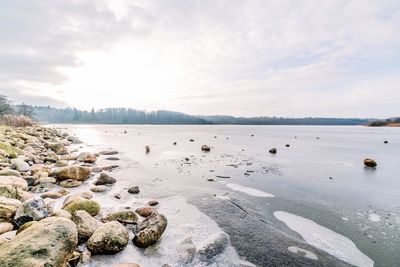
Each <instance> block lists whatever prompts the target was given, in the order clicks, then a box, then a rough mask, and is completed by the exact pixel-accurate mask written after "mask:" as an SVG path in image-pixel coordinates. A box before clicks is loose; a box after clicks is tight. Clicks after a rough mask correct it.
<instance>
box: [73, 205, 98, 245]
mask: <svg viewBox="0 0 400 267" xmlns="http://www.w3.org/2000/svg"><path fill="white" fill-rule="evenodd" d="M72 221H73V222H74V223H75V225H76V229H77V230H78V239H79V241H80V242H85V241H87V240H88V239H89V238H90V237H91V236H92V234H93V233H94V231H95V230H96V229H97V228H99V227H100V226H101V225H102V223H101V222H99V221H98V220H96V219H95V218H93V217H92V216H90V214H89V213H87V212H86V211H84V210H77V211H76V212H74V213H73V214H72Z"/></svg>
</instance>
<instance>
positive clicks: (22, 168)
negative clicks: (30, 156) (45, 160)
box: [10, 158, 31, 172]
mask: <svg viewBox="0 0 400 267" xmlns="http://www.w3.org/2000/svg"><path fill="white" fill-rule="evenodd" d="M10 168H11V169H13V170H17V171H19V172H27V171H29V170H30V169H31V166H30V165H29V164H28V163H26V162H25V161H24V160H22V159H20V158H16V159H13V160H11V166H10Z"/></svg>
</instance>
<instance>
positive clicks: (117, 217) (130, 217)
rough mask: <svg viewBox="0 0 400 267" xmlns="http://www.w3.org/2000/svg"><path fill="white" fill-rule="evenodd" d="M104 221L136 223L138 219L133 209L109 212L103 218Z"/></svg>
mask: <svg viewBox="0 0 400 267" xmlns="http://www.w3.org/2000/svg"><path fill="white" fill-rule="evenodd" d="M102 221H103V222H111V221H118V222H121V223H129V224H134V223H136V222H137V221H138V217H137V215H136V213H134V212H133V211H131V210H122V211H117V212H113V213H110V214H107V215H106V216H105V217H104V218H103V219H102Z"/></svg>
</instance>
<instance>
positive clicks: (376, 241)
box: [57, 125, 400, 266]
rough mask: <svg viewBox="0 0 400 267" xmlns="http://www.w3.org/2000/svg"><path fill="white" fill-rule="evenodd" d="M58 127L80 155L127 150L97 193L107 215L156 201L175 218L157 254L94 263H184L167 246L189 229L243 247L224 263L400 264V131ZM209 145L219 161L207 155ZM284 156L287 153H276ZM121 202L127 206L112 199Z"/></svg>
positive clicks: (197, 237)
mask: <svg viewBox="0 0 400 267" xmlns="http://www.w3.org/2000/svg"><path fill="white" fill-rule="evenodd" d="M57 127H61V128H66V130H67V131H68V132H70V133H71V134H75V135H77V136H78V137H79V138H80V139H81V140H82V141H84V142H85V145H87V147H84V148H81V149H84V150H89V151H94V152H98V151H100V150H104V149H108V148H111V149H113V150H117V151H119V152H120V154H119V155H118V157H120V158H121V160H120V161H118V162H117V164H119V165H120V169H118V170H117V171H115V172H113V175H114V176H115V177H116V178H118V182H117V184H116V185H115V186H114V187H112V188H111V189H110V190H109V191H108V192H106V193H104V194H96V198H97V199H100V201H101V203H102V205H104V206H105V211H107V210H112V209H113V208H114V209H115V207H123V206H124V205H125V206H126V205H130V206H140V205H139V204H141V203H145V202H144V201H146V200H148V199H151V198H157V199H159V200H160V202H161V206H160V210H161V211H163V212H164V213H165V215H166V216H167V218H168V217H169V219H170V224H169V227H168V228H167V231H166V234H165V236H164V237H163V239H162V240H161V242H160V243H159V245H158V250H157V251H156V252H154V251H153V252H152V253H150V252H149V253H145V252H143V251H141V250H139V249H137V248H135V247H134V246H133V245H132V244H130V245H129V246H128V248H127V249H126V251H124V252H123V253H120V254H117V255H116V256H113V257H94V263H95V265H94V266H101V265H103V266H109V263H110V262H109V261H110V260H111V261H112V263H119V262H121V261H122V262H126V260H128V259H132V260H133V262H137V263H139V264H142V266H158V265H157V264H163V263H169V264H171V265H172V266H180V264H179V261H178V260H177V258H176V251H175V250H171V249H168V247H171V245H175V244H176V243H178V241H179V240H182V239H184V238H185V237H186V235H187V233H189V232H190V233H192V234H191V235H192V237H193V239H194V241H195V243H196V245H197V244H200V243H201V240H203V239H205V238H206V236H208V235H211V234H213V233H217V232H218V231H221V230H223V231H225V232H226V233H228V234H229V236H230V240H231V244H232V246H233V247H232V248H229V249H227V251H226V253H225V254H224V255H221V256H220V257H219V258H218V259H215V266H233V264H239V258H238V256H237V255H236V253H237V254H239V255H240V257H241V258H242V259H243V260H247V261H250V262H252V263H254V264H255V265H258V266H282V265H284V266H348V265H350V264H354V265H357V266H365V265H366V266H372V265H373V266H399V264H400V253H399V252H400V238H399V233H400V231H399V230H400V229H399V228H400V177H399V173H400V153H399V152H400V128H368V127H343V126H342V127H333V126H330V127H320V126H316V127H313V126H209V125H207V126H142V125H140V126H139V125H134V126H126V125H123V126H122V125H115V126H110V125H68V126H65V125H57ZM124 130H126V131H127V133H126V134H124ZM252 135H253V136H252ZM189 139H194V142H190V141H189ZM385 140H388V141H389V143H388V144H384V141H385ZM173 142H177V145H173ZM204 144H207V145H209V146H210V147H212V150H211V152H209V153H205V152H202V151H201V150H200V147H201V146H202V145H204ZM286 144H289V145H290V146H289V147H286ZM145 145H149V146H150V148H151V152H150V153H148V154H146V153H145V149H144V147H145ZM274 147H275V148H277V150H278V152H277V154H270V153H269V152H268V151H269V149H271V148H274ZM186 158H187V159H188V160H187V159H186ZM364 158H373V159H375V160H376V161H377V162H378V167H377V168H376V169H368V168H365V167H364V166H363V160H364ZM114 163H115V162H108V163H107V161H106V160H104V159H100V160H99V162H98V164H99V165H104V164H114ZM218 177H229V178H218ZM208 179H214V181H208ZM132 185H139V187H140V189H141V193H140V194H139V196H137V197H136V198H137V199H136V198H133V197H132V195H128V194H126V188H129V186H132ZM87 186H89V185H87ZM79 190H81V189H79ZM116 193H120V194H122V198H121V200H117V199H113V197H112V196H113V195H114V194H116ZM110 198H111V199H112V200H111V201H110V200H109V199H110ZM110 204H111V205H110ZM200 211H201V212H200ZM180 213H182V214H180ZM274 214H275V215H274ZM276 214H285V216H281V217H279V218H277V217H276ZM193 218H197V219H196V220H193ZM308 226H309V227H308ZM311 226H312V227H311ZM306 228H307V229H306ZM305 229H306V230H305ZM326 233H329V235H326ZM352 244H353V245H352ZM346 251H347V252H346ZM346 253H350V254H346ZM128 254H129V255H130V256H131V257H130V258H129V257H128V256H127V255H128ZM144 254H146V255H144ZM348 255H350V256H348ZM106 260H108V261H106ZM198 264H200V263H198ZM195 265H196V264H195Z"/></svg>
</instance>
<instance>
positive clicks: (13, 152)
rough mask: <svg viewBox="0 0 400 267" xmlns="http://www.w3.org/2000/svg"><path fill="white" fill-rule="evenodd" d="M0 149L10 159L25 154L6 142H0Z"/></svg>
mask: <svg viewBox="0 0 400 267" xmlns="http://www.w3.org/2000/svg"><path fill="white" fill-rule="evenodd" d="M0 149H2V150H3V151H4V152H5V153H6V155H8V157H9V158H16V157H18V156H19V155H22V154H23V153H22V150H21V149H19V148H16V147H13V146H11V145H9V144H7V143H4V142H0Z"/></svg>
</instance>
